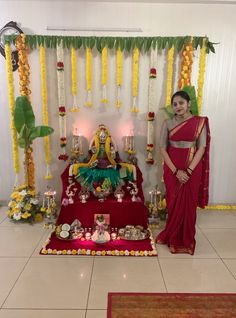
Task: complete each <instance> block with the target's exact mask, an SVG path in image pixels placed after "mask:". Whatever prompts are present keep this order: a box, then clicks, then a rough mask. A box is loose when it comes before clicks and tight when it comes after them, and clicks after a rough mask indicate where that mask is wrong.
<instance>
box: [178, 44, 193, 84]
mask: <svg viewBox="0 0 236 318" xmlns="http://www.w3.org/2000/svg"><path fill="white" fill-rule="evenodd" d="M192 64H193V45H192V43H191V42H190V43H189V44H187V45H186V46H185V47H184V49H183V51H182V63H181V71H180V77H179V82H178V87H179V89H182V88H183V87H184V86H189V85H191V74H192Z"/></svg>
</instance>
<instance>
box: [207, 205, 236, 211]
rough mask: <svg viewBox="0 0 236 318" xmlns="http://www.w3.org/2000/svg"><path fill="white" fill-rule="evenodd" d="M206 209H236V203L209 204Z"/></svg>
mask: <svg viewBox="0 0 236 318" xmlns="http://www.w3.org/2000/svg"><path fill="white" fill-rule="evenodd" d="M204 210H236V205H222V204H218V205H207V206H205V209H204Z"/></svg>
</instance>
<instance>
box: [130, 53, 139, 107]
mask: <svg viewBox="0 0 236 318" xmlns="http://www.w3.org/2000/svg"><path fill="white" fill-rule="evenodd" d="M138 66H139V49H138V48H137V47H135V48H134V50H133V104H132V107H131V110H130V111H131V113H138V112H139V108H138V106H137V96H138V80H139V78H138V70H139V69H138Z"/></svg>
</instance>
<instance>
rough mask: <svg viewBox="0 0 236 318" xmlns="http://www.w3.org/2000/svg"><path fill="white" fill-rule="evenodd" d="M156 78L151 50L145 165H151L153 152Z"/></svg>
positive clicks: (155, 55)
mask: <svg viewBox="0 0 236 318" xmlns="http://www.w3.org/2000/svg"><path fill="white" fill-rule="evenodd" d="M156 78H157V51H156V50H154V49H151V52H150V73H149V85H148V113H147V147H146V150H147V158H146V163H147V164H150V165H153V164H154V159H153V151H154V121H155V106H156V96H155V91H156V87H155V84H156V83H155V82H156Z"/></svg>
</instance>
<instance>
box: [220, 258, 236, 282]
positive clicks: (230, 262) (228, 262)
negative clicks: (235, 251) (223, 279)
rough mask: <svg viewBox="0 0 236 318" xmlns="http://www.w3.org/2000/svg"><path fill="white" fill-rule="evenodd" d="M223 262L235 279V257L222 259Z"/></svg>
mask: <svg viewBox="0 0 236 318" xmlns="http://www.w3.org/2000/svg"><path fill="white" fill-rule="evenodd" d="M223 262H224V263H225V265H226V266H227V267H228V269H229V271H230V272H231V273H232V274H233V275H234V277H235V279H236V259H224V260H223Z"/></svg>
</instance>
